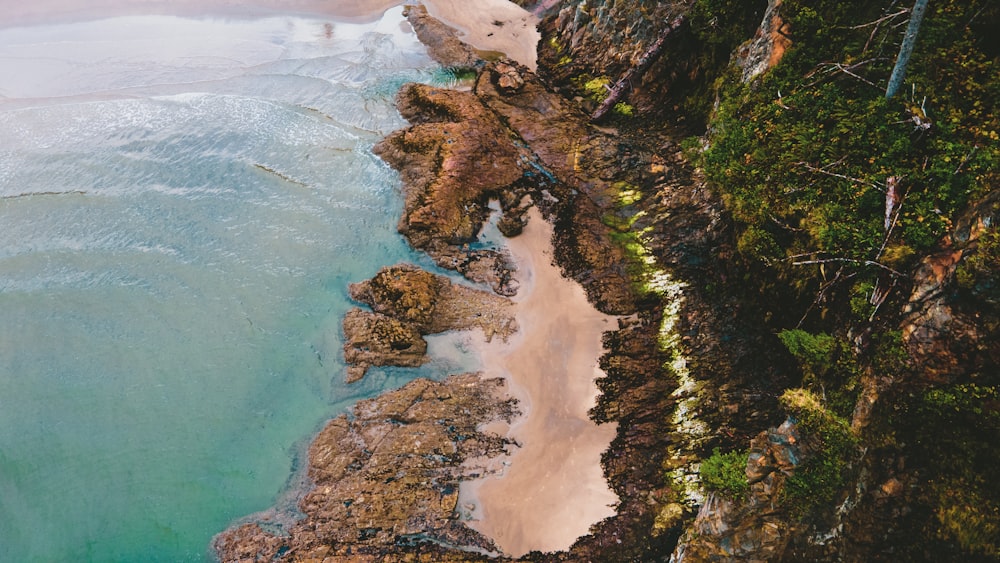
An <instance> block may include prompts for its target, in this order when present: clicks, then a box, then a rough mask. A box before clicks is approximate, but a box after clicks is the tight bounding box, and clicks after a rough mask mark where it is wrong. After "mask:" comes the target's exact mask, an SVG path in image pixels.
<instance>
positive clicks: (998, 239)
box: [955, 227, 1000, 306]
mask: <svg viewBox="0 0 1000 563" xmlns="http://www.w3.org/2000/svg"><path fill="white" fill-rule="evenodd" d="M955 277H956V280H957V281H958V286H959V287H960V288H962V290H964V291H967V292H969V293H972V294H973V295H976V296H977V297H980V298H982V299H984V300H985V301H986V302H988V303H991V304H993V305H995V306H997V305H1000V231H997V229H996V227H993V228H991V229H987V230H986V231H985V232H984V233H982V234H981V235H980V237H979V242H978V244H977V248H976V252H975V253H973V254H972V256H970V257H969V258H968V259H966V260H965V261H964V262H962V264H960V265H959V267H958V270H957V271H956V272H955Z"/></svg>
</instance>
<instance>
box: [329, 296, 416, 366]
mask: <svg viewBox="0 0 1000 563" xmlns="http://www.w3.org/2000/svg"><path fill="white" fill-rule="evenodd" d="M344 335H345V337H346V341H347V342H346V344H345V345H344V361H345V362H347V364H348V366H349V367H348V368H347V382H348V383H354V382H355V381H358V380H360V379H361V378H362V377H364V376H365V372H367V371H368V368H369V367H370V366H399V367H417V366H420V365H423V363H424V362H426V361H427V356H426V353H427V341H426V340H424V337H423V335H422V334H421V333H420V331H419V330H418V329H417V327H415V326H413V325H412V324H410V323H406V322H403V321H400V320H397V319H394V318H392V317H389V316H386V315H382V314H380V313H372V312H370V311H362V310H361V309H351V310H350V311H348V312H347V315H346V316H345V317H344Z"/></svg>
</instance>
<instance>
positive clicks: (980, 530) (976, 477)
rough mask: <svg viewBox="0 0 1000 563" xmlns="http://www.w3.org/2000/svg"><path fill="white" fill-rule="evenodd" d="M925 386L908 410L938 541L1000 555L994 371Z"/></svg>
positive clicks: (999, 417)
mask: <svg viewBox="0 0 1000 563" xmlns="http://www.w3.org/2000/svg"><path fill="white" fill-rule="evenodd" d="M975 379H980V380H982V381H980V382H978V383H973V382H966V383H958V384H953V385H948V386H944V387H940V388H936V389H930V390H928V391H926V392H925V393H924V394H923V396H922V399H921V402H920V403H919V404H918V405H917V406H916V407H915V408H914V409H913V410H912V411H910V414H911V415H912V416H913V418H914V419H915V420H916V421H918V424H917V428H916V429H915V430H914V435H915V436H917V437H918V439H917V449H918V452H917V453H918V454H919V455H920V458H918V459H920V460H922V462H923V463H924V464H926V467H924V468H923V471H925V472H926V473H927V477H928V482H929V483H930V487H929V488H928V490H926V491H922V492H921V494H922V495H923V497H924V499H923V500H924V502H926V503H927V504H928V505H929V506H932V507H933V510H934V514H933V521H932V523H931V524H930V525H929V528H931V529H930V530H929V531H932V532H933V534H934V535H935V536H936V537H937V538H938V539H940V540H942V541H946V542H954V543H955V544H957V545H958V546H959V547H960V548H961V549H962V550H963V551H965V552H967V553H970V554H976V555H985V556H992V557H996V556H998V555H1000V544H998V543H997V541H996V538H998V537H1000V483H998V482H997V480H996V479H994V478H991V476H992V475H994V474H995V473H996V468H997V467H998V466H1000V451H998V449H997V447H996V443H995V441H996V436H1000V386H998V385H997V381H996V376H995V375H994V376H992V377H986V378H984V377H981V376H980V377H977V378H975Z"/></svg>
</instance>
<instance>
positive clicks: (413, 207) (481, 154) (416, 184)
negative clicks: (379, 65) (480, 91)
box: [375, 84, 524, 253]
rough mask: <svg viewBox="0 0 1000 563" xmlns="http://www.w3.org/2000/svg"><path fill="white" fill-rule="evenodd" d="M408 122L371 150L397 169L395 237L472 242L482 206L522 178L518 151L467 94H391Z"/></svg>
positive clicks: (425, 244)
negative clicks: (400, 198)
mask: <svg viewBox="0 0 1000 563" xmlns="http://www.w3.org/2000/svg"><path fill="white" fill-rule="evenodd" d="M397 106H398V108H399V111H400V113H401V114H403V117H405V118H406V119H407V120H408V121H410V123H412V124H413V125H412V126H411V127H409V128H408V129H404V130H402V131H397V132H395V133H392V134H390V135H389V136H388V137H386V138H385V140H383V141H382V142H380V143H379V144H378V145H376V146H375V153H376V154H378V155H379V156H381V157H382V158H383V159H384V160H385V161H386V162H388V163H389V164H390V165H391V166H392V167H393V168H396V169H397V170H399V171H400V173H401V175H402V178H403V186H404V188H403V189H404V209H403V216H402V217H401V218H400V222H399V232H400V233H402V234H403V235H404V236H405V237H406V238H407V240H409V241H410V244H412V245H413V246H414V247H415V248H418V249H423V250H428V251H431V252H432V253H433V251H434V250H435V247H436V246H438V245H440V244H445V245H461V244H464V243H469V242H473V241H474V240H475V236H476V234H477V233H478V232H479V230H480V228H481V227H482V225H483V223H484V222H485V221H486V218H487V216H488V209H487V207H486V206H487V203H488V201H489V198H490V197H495V196H496V195H497V194H498V192H499V191H501V190H503V189H506V188H508V187H511V186H512V185H513V184H514V183H515V182H516V181H518V180H519V179H520V178H521V177H522V176H523V174H524V171H523V170H522V169H521V161H522V156H523V155H524V151H523V150H522V149H520V148H518V147H517V146H516V145H515V144H514V143H513V142H512V140H511V138H510V136H509V134H508V131H507V130H506V129H505V128H504V127H503V125H502V124H501V123H500V121H499V120H498V119H497V117H496V115H494V114H493V112H491V111H489V110H488V109H487V108H486V107H485V106H483V104H482V103H481V102H480V101H479V99H478V98H477V97H476V96H475V95H474V94H472V93H471V92H458V91H454V90H445V89H440V88H433V87H431V86H426V85H423V84H407V85H406V86H404V87H403V88H402V90H400V92H399V95H398V96H397Z"/></svg>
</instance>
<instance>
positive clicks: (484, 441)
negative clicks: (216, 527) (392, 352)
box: [214, 374, 516, 562]
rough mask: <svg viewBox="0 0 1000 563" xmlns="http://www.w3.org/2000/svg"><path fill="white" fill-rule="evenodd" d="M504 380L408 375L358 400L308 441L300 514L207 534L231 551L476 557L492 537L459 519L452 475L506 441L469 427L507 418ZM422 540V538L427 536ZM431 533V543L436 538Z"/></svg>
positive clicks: (354, 557)
mask: <svg viewBox="0 0 1000 563" xmlns="http://www.w3.org/2000/svg"><path fill="white" fill-rule="evenodd" d="M505 394H506V393H505V389H504V383H503V380H499V379H493V380H485V381H484V380H482V379H480V377H479V376H478V375H476V374H465V375H456V376H452V377H449V378H448V379H446V380H444V381H442V382H434V381H429V380H426V379H418V380H415V381H413V382H411V383H409V384H407V385H406V386H404V387H403V388H402V389H399V390H398V391H392V392H389V393H384V394H382V395H381V396H379V397H377V398H375V399H370V400H367V401H362V402H360V403H358V404H357V405H356V406H355V407H354V410H353V416H351V417H348V416H346V415H342V416H339V417H337V418H335V419H334V420H332V421H330V422H329V423H328V424H327V425H326V427H325V428H324V429H323V431H322V432H320V434H319V436H317V437H316V439H315V440H313V442H312V445H311V446H310V447H309V478H310V479H311V481H312V483H313V487H312V489H311V490H310V491H309V492H308V493H307V494H306V495H305V496H304V497H302V499H301V500H300V501H299V509H300V510H301V511H302V513H303V514H304V515H305V517H304V518H303V519H302V520H300V521H298V522H297V523H295V524H294V525H293V526H292V527H291V528H290V529H288V530H283V531H282V532H275V531H267V530H264V529H263V528H261V526H260V525H259V524H257V523H247V524H244V525H242V526H239V527H237V528H233V529H230V530H228V531H226V532H224V533H223V534H220V535H219V536H218V537H217V538H216V539H215V541H214V546H215V549H216V550H217V553H218V555H219V558H220V559H221V560H222V561H224V562H231V561H272V560H275V559H278V558H280V559H281V560H282V561H328V562H339V561H355V562H357V561H387V560H389V559H386V555H385V554H386V551H387V547H390V546H391V549H392V551H394V552H395V553H396V555H393V556H392V557H391V560H393V561H476V560H483V559H484V557H482V556H481V555H478V554H477V553H476V552H475V551H472V552H466V551H450V550H448V549H445V548H443V547H441V546H440V545H437V544H443V545H449V546H458V547H461V548H464V549H467V550H476V551H478V552H489V551H491V550H493V547H492V542H490V540H489V539H487V538H484V537H482V536H481V535H479V534H478V533H476V532H475V531H473V530H471V529H469V528H467V527H466V526H465V525H464V524H463V523H462V522H461V520H460V519H459V510H458V506H457V503H458V485H459V482H460V481H461V480H463V479H468V478H475V477H478V476H479V473H478V472H476V471H475V470H471V469H470V470H467V471H468V472H466V471H464V470H462V462H463V461H464V460H466V459H468V458H483V459H489V458H491V457H496V456H498V455H501V454H503V453H505V451H506V448H507V447H508V443H507V441H506V439H504V438H503V437H501V436H499V435H496V434H489V433H485V432H481V431H479V430H477V428H478V427H480V426H481V425H484V424H487V423H489V422H491V421H495V420H504V421H507V422H509V421H510V420H511V419H512V418H513V417H514V416H515V415H516V406H515V404H514V401H513V400H511V399H506V398H503V397H504V396H505ZM428 541H429V542H430V543H428ZM435 542H436V543H435Z"/></svg>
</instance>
